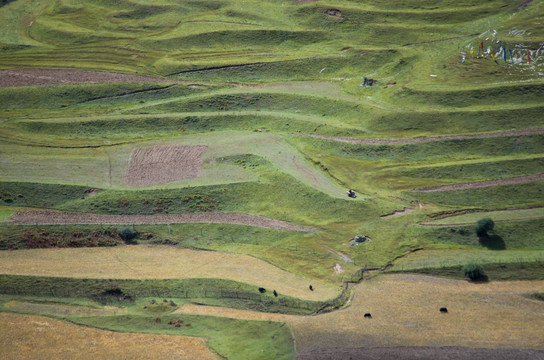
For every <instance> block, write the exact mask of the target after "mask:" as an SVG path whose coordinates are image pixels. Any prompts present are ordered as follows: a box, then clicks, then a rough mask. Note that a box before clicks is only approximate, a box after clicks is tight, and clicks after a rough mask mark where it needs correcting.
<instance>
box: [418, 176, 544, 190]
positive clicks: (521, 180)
mask: <svg viewBox="0 0 544 360" xmlns="http://www.w3.org/2000/svg"><path fill="white" fill-rule="evenodd" d="M539 180H544V173H541V174H533V175H524V176H516V177H513V178H508V179H498V180H488V181H479V182H468V183H459V184H452V185H440V186H429V187H423V188H419V189H414V190H412V191H416V192H437V191H456V190H467V189H481V188H486V187H495V186H503V185H518V184H525V183H528V182H531V181H539Z"/></svg>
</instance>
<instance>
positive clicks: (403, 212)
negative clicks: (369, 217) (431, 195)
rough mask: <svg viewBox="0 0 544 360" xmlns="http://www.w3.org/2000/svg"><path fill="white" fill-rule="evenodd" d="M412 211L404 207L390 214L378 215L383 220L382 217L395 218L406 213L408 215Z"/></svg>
mask: <svg viewBox="0 0 544 360" xmlns="http://www.w3.org/2000/svg"><path fill="white" fill-rule="evenodd" d="M412 211H414V209H412V208H408V207H404V208H403V209H402V210H395V211H393V212H392V213H389V214H385V215H380V217H381V218H384V217H390V216H397V215H402V214H406V213H409V212H412Z"/></svg>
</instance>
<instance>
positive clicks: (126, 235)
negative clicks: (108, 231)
mask: <svg viewBox="0 0 544 360" xmlns="http://www.w3.org/2000/svg"><path fill="white" fill-rule="evenodd" d="M119 236H120V237H121V239H123V241H124V242H125V243H127V244H135V243H136V241H135V240H134V239H136V237H137V236H138V233H137V232H136V231H134V230H132V229H131V228H130V227H128V226H127V227H126V228H124V229H122V230H119Z"/></svg>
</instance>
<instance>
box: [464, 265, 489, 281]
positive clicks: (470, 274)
mask: <svg viewBox="0 0 544 360" xmlns="http://www.w3.org/2000/svg"><path fill="white" fill-rule="evenodd" d="M463 274H465V277H467V278H469V279H470V280H472V281H476V280H481V279H483V278H484V277H485V275H484V269H483V268H482V267H481V266H480V265H478V264H467V265H465V266H463Z"/></svg>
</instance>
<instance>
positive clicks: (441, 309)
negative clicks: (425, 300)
mask: <svg viewBox="0 0 544 360" xmlns="http://www.w3.org/2000/svg"><path fill="white" fill-rule="evenodd" d="M440 312H441V313H443V314H445V313H447V312H448V308H445V307H442V308H440Z"/></svg>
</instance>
